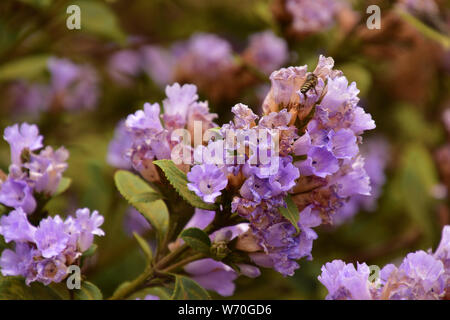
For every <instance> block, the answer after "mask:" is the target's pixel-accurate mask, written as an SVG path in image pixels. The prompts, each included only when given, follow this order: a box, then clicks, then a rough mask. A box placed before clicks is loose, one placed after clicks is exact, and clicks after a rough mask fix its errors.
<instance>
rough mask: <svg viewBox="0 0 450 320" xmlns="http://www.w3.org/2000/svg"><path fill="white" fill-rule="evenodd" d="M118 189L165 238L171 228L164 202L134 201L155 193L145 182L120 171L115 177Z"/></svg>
mask: <svg viewBox="0 0 450 320" xmlns="http://www.w3.org/2000/svg"><path fill="white" fill-rule="evenodd" d="M114 180H115V182H116V186H117V189H118V190H119V192H120V193H121V194H122V196H123V197H124V198H125V199H126V200H127V201H128V202H129V203H130V204H131V205H132V206H133V207H135V208H136V210H138V211H139V212H140V213H141V214H142V215H143V216H144V217H145V218H146V219H147V220H148V221H149V222H150V223H151V225H152V226H153V227H154V228H155V229H156V230H157V231H158V233H159V237H160V240H162V239H163V238H164V236H165V235H166V233H167V230H168V228H169V212H168V210H167V206H166V204H165V203H164V201H162V200H156V201H153V202H135V201H133V199H134V198H135V197H136V196H137V195H139V194H142V193H146V192H153V193H154V192H155V190H153V189H152V188H151V187H150V186H149V185H148V184H147V183H146V182H145V181H144V180H142V179H141V178H139V177H138V176H136V175H135V174H133V173H131V172H129V171H124V170H119V171H117V172H116V174H115V175H114Z"/></svg>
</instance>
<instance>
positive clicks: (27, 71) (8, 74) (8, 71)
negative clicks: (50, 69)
mask: <svg viewBox="0 0 450 320" xmlns="http://www.w3.org/2000/svg"><path fill="white" fill-rule="evenodd" d="M48 58H49V56H48V55H35V56H29V57H25V58H20V59H17V60H14V61H12V62H8V63H7V64H4V65H2V66H0V81H7V80H13V79H30V78H33V77H36V76H37V75H38V74H40V73H42V72H44V71H45V70H47V60H48Z"/></svg>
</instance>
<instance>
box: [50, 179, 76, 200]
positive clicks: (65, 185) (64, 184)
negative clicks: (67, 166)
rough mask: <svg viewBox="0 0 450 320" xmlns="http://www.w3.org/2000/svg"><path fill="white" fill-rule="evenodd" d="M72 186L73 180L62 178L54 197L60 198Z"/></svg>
mask: <svg viewBox="0 0 450 320" xmlns="http://www.w3.org/2000/svg"><path fill="white" fill-rule="evenodd" d="M71 184H72V179H70V178H67V177H62V179H61V181H60V182H59V185H58V189H57V190H56V192H55V194H54V195H53V196H54V197H56V196H59V195H60V194H62V193H64V192H66V191H67V190H68V189H69V187H70V185H71Z"/></svg>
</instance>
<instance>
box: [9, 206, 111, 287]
mask: <svg viewBox="0 0 450 320" xmlns="http://www.w3.org/2000/svg"><path fill="white" fill-rule="evenodd" d="M103 220H104V219H103V217H102V216H101V215H99V214H98V212H97V211H93V212H92V214H91V212H90V211H89V209H87V208H85V209H79V210H77V211H76V217H68V218H67V219H66V220H65V221H63V220H62V219H61V217H60V216H58V215H56V216H54V217H48V218H46V219H43V220H41V222H40V223H39V225H38V226H37V227H35V226H33V225H31V224H30V223H29V222H28V219H27V215H26V213H25V212H24V211H23V210H22V209H21V208H17V209H16V210H14V211H11V212H10V213H9V214H8V215H5V216H2V217H1V219H0V234H1V235H2V236H3V237H4V239H5V242H6V243H9V242H14V244H15V248H14V250H10V249H5V250H4V251H3V253H2V255H1V257H0V268H1V272H2V274H3V275H4V276H23V277H25V281H26V283H27V285H29V284H30V283H31V282H34V281H38V282H41V283H43V284H45V285H48V284H50V283H52V282H61V281H62V280H63V279H64V278H65V277H66V276H67V268H68V267H69V266H70V265H73V264H77V263H78V261H79V258H80V257H81V255H82V254H83V252H85V251H86V250H88V249H89V248H90V247H91V245H92V243H93V240H94V235H98V236H103V235H104V232H103V231H102V230H101V229H100V228H99V227H100V226H101V225H102V224H103Z"/></svg>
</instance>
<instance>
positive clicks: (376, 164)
mask: <svg viewBox="0 0 450 320" xmlns="http://www.w3.org/2000/svg"><path fill="white" fill-rule="evenodd" d="M362 153H363V155H364V156H365V163H364V170H365V171H366V172H367V175H368V176H369V178H370V187H371V194H370V196H365V195H354V196H351V197H350V200H349V201H348V202H347V203H345V204H344V205H343V206H342V207H341V208H340V209H338V211H337V212H336V214H334V215H333V223H334V224H337V225H339V224H342V223H343V222H345V221H348V220H349V219H351V218H352V217H353V216H354V215H355V214H356V213H357V212H358V210H361V209H362V210H366V211H374V210H375V209H376V205H377V200H378V198H379V196H380V195H381V191H382V190H381V189H382V186H383V184H384V182H385V180H386V177H385V174H384V169H385V166H386V163H387V161H388V159H389V146H388V144H387V142H386V141H385V140H383V139H381V138H374V139H370V140H368V141H366V142H365V144H364V145H363V147H362Z"/></svg>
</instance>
